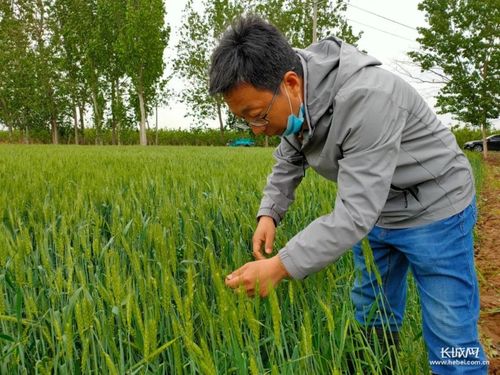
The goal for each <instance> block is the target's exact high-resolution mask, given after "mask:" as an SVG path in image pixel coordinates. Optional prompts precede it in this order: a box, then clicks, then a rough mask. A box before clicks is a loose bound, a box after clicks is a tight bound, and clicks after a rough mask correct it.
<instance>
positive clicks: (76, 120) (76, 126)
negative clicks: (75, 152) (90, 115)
mask: <svg viewBox="0 0 500 375" xmlns="http://www.w3.org/2000/svg"><path fill="white" fill-rule="evenodd" d="M73 125H74V127H75V145H77V144H78V143H79V142H78V116H77V112H76V105H75V102H74V101H73Z"/></svg>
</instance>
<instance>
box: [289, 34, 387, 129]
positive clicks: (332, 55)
mask: <svg viewBox="0 0 500 375" xmlns="http://www.w3.org/2000/svg"><path fill="white" fill-rule="evenodd" d="M295 52H296V53H297V54H298V56H299V58H300V60H301V62H302V68H303V71H304V103H305V107H306V116H309V119H308V120H309V123H310V124H311V127H312V128H314V126H315V124H316V123H317V122H318V120H319V119H320V118H321V116H323V115H324V113H325V112H326V111H327V110H328V109H329V108H331V107H332V105H333V101H334V98H335V96H336V95H337V92H338V91H339V89H340V88H341V87H342V85H343V84H344V83H345V82H346V81H347V80H348V79H349V78H350V77H351V76H352V75H353V74H355V73H356V72H358V71H359V70H361V69H363V68H364V67H367V66H375V65H381V64H382V63H381V62H380V61H379V60H377V59H375V58H374V57H371V56H369V55H366V54H364V53H362V52H360V51H359V50H357V49H356V48H355V47H354V46H352V45H350V44H348V43H345V42H344V41H342V40H341V39H338V38H336V37H334V36H329V37H327V38H326V39H323V40H321V41H319V42H317V43H314V44H312V45H310V46H309V47H307V48H306V49H295Z"/></svg>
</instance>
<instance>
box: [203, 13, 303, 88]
mask: <svg viewBox="0 0 500 375" xmlns="http://www.w3.org/2000/svg"><path fill="white" fill-rule="evenodd" d="M288 71H294V72H295V73H297V74H298V75H299V76H300V77H303V73H302V64H301V62H300V59H299V57H298V56H297V54H296V53H295V51H294V50H293V48H292V46H291V45H290V43H289V42H288V40H287V39H286V38H285V36H284V35H283V34H282V33H281V32H280V31H279V30H278V29H277V28H276V27H275V26H274V25H272V24H271V23H269V22H266V21H265V20H263V19H262V18H260V17H259V16H257V15H248V16H243V17H239V18H236V19H235V20H234V21H233V22H232V24H231V26H230V27H229V28H228V29H227V30H226V31H225V32H224V33H223V34H222V37H221V39H220V41H219V45H218V46H217V47H216V48H215V50H214V51H213V53H212V58H211V65H210V71H209V92H210V95H217V94H227V93H228V92H229V91H231V90H232V89H233V88H234V87H236V86H237V85H239V84H240V83H243V82H245V83H249V84H251V85H252V86H254V87H255V88H258V89H264V90H269V91H274V90H275V89H276V88H277V87H278V86H279V84H280V83H281V80H282V79H283V76H284V74H285V73H286V72H288Z"/></svg>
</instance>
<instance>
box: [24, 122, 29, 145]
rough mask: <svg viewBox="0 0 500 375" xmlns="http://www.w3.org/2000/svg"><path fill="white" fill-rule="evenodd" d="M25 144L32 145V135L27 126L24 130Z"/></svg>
mask: <svg viewBox="0 0 500 375" xmlns="http://www.w3.org/2000/svg"><path fill="white" fill-rule="evenodd" d="M24 129H25V130H24V143H26V144H29V143H30V135H29V133H28V127H27V126H26V127H25V128H24Z"/></svg>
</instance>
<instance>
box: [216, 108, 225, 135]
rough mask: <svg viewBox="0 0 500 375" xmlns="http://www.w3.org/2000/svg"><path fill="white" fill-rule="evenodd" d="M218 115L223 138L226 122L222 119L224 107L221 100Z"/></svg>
mask: <svg viewBox="0 0 500 375" xmlns="http://www.w3.org/2000/svg"><path fill="white" fill-rule="evenodd" d="M217 117H219V126H220V134H221V138H222V136H223V135H224V122H223V121H222V109H221V104H220V103H219V102H217Z"/></svg>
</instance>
